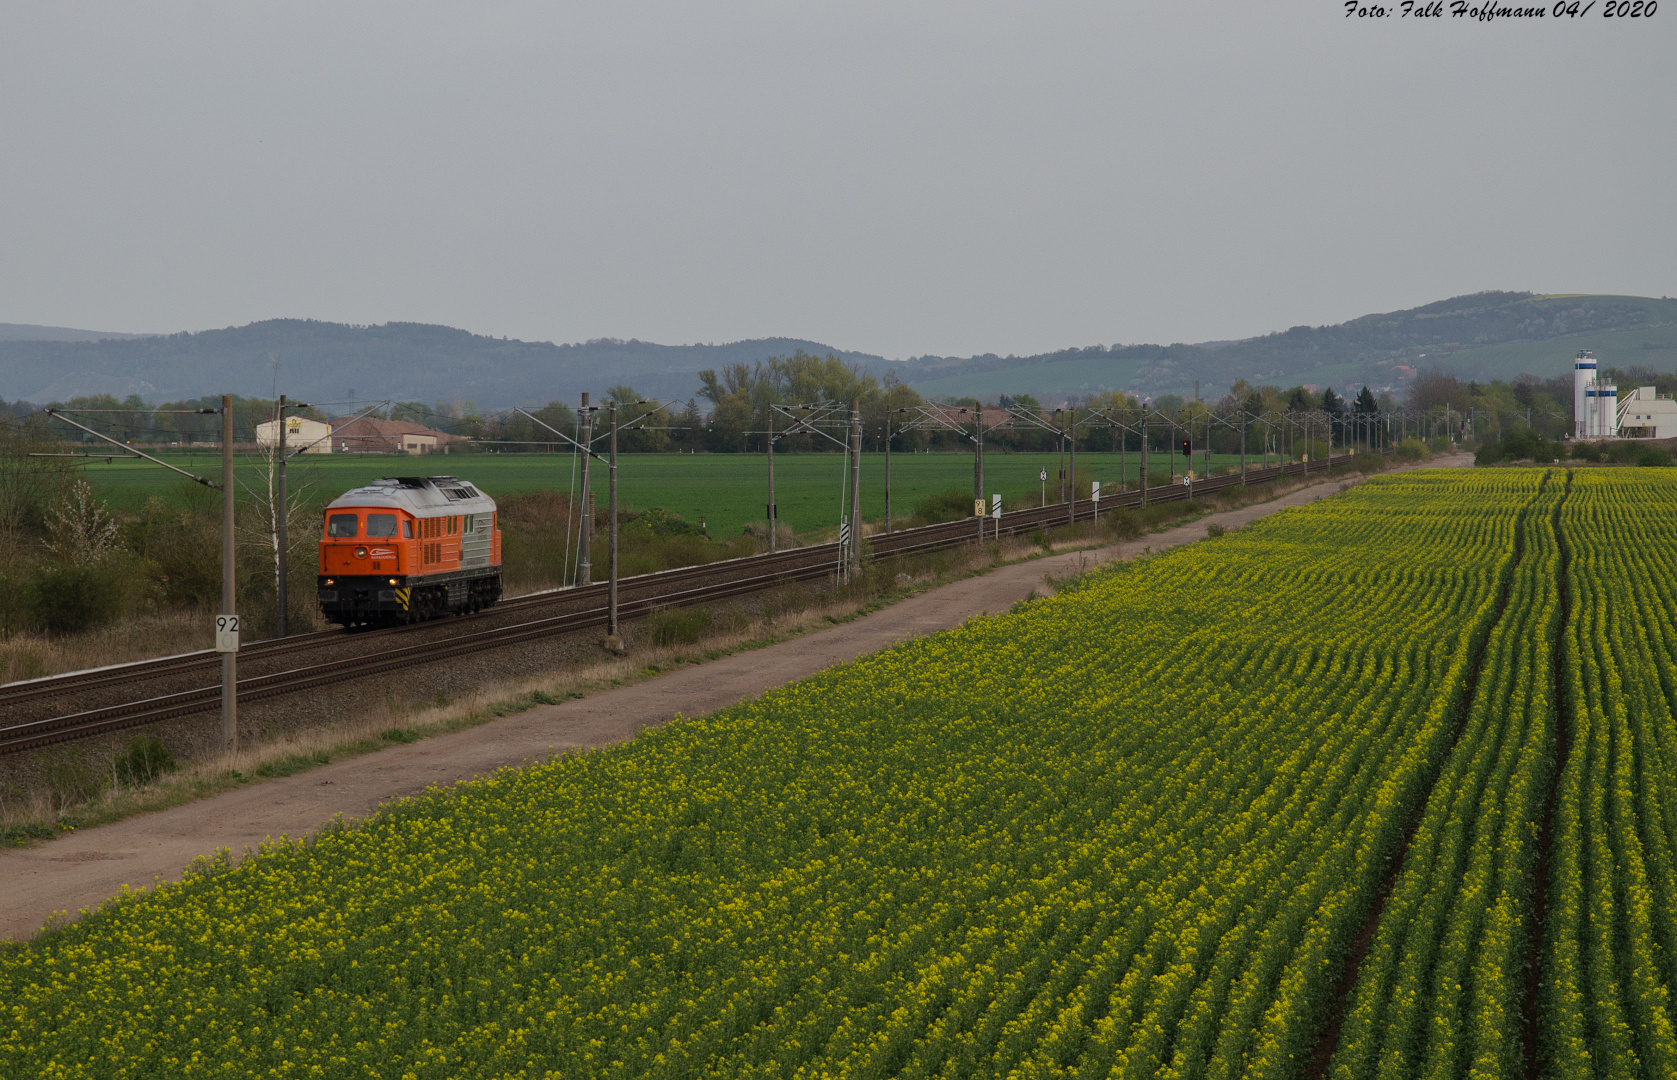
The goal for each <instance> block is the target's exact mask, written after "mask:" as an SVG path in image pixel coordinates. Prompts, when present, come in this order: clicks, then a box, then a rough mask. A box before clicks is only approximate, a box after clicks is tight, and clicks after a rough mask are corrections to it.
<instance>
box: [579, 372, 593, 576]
mask: <svg viewBox="0 0 1677 1080" xmlns="http://www.w3.org/2000/svg"><path fill="white" fill-rule="evenodd" d="M593 431H594V414H593V410H592V409H590V408H589V407H588V392H587V391H583V394H582V447H583V449H584V450H585V451H586V450H587V449H588V448H589V447H591V446H593V445H594V439H593ZM591 460H592V458H591V456H590V455H589V454H587V453H584V454H583V455H582V523H581V525H580V526H579V532H580V534H581V535H580V536H579V537H578V538H577V567H576V582H577V584H578V585H591V584H593V582H594V562H593V547H594V545H593V542H592V541H593V538H594V497H593V496H594V491H593V488H592V486H591V485H590V484H589V482H588V481H589V475H590V474H591V473H592V472H593V470H592V469H591V468H590V467H589V462H590V461H591Z"/></svg>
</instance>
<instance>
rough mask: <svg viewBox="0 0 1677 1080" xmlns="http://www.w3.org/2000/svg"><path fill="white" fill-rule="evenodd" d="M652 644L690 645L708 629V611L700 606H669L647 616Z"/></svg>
mask: <svg viewBox="0 0 1677 1080" xmlns="http://www.w3.org/2000/svg"><path fill="white" fill-rule="evenodd" d="M646 626H647V629H648V630H650V631H651V632H652V643H653V644H654V645H692V644H695V643H697V642H698V640H699V639H700V638H702V637H704V634H705V631H706V630H709V629H710V612H708V611H705V610H704V609H702V608H671V609H667V610H664V611H659V612H655V613H653V614H652V615H650V616H648V617H647V620H646Z"/></svg>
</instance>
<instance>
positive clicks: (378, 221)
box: [0, 0, 1677, 357]
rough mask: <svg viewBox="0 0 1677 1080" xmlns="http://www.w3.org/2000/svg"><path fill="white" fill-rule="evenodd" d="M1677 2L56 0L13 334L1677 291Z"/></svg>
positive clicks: (859, 344)
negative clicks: (1521, 15)
mask: <svg viewBox="0 0 1677 1080" xmlns="http://www.w3.org/2000/svg"><path fill="white" fill-rule="evenodd" d="M1473 2H1474V3H1475V4H1477V3H1479V2H1480V0H1473ZM1523 2H1532V0H1523ZM1667 3H1668V4H1669V10H1662V11H1659V12H1658V13H1657V14H1656V15H1655V16H1654V17H1653V18H1652V19H1639V20H1623V19H1614V20H1605V19H1603V18H1601V17H1600V12H1601V2H1600V0H1598V2H1597V5H1596V10H1595V11H1593V12H1592V13H1591V15H1590V16H1589V17H1586V18H1583V19H1554V18H1545V19H1542V20H1540V21H1538V20H1531V21H1526V22H1515V21H1511V20H1504V21H1493V22H1489V23H1485V22H1476V21H1473V20H1471V19H1468V18H1452V17H1449V16H1446V17H1445V18H1442V19H1429V20H1417V19H1413V18H1410V19H1402V18H1397V17H1395V15H1394V17H1389V18H1386V19H1383V20H1378V19H1359V18H1347V17H1345V14H1344V10H1345V9H1344V7H1343V5H1341V4H1339V3H1334V2H1330V0H1254V2H1248V3H1226V2H1219V0H1210V2H1200V3H1182V2H1174V0H1173V2H1168V3H1167V2H1163V0H1138V2H1107V3H1041V2H1038V3H1028V4H995V3H973V2H964V3H959V4H926V3H901V2H896V3H889V4H869V3H857V2H848V3H790V2H783V3H723V2H715V3H692V2H644V3H637V2H632V0H611V2H610V3H600V4H569V3H553V2H545V0H544V2H540V3H458V2H457V3H424V2H412V0H406V2H402V3H388V4H376V3H353V2H350V3H345V2H343V0H333V2H331V3H261V4H256V3H244V4H233V3H223V2H215V3H196V4H176V3H163V2H148V3H143V4H133V3H112V4H77V3H24V2H21V0H18V2H13V3H7V4H5V5H3V6H0V247H3V250H4V258H3V259H0V321H7V322H31V323H48V324H59V325H70V326H78V327H84V328H91V329H103V330H131V331H175V330H185V329H191V330H198V329H206V328H210V327H219V326H228V325H237V324H242V323H245V322H249V321H252V320H256V319H264V318H270V317H275V316H298V317H312V318H318V319H329V320H333V321H341V322H354V323H380V322H385V321H387V320H415V321H422V322H438V323H447V324H450V325H454V326H459V327H463V328H466V329H470V330H473V331H476V332H479V333H487V334H495V335H502V334H505V335H508V336H512V337H521V338H527V339H532V340H553V341H560V342H564V341H578V340H583V339H587V338H593V337H638V338H642V339H645V340H652V341H660V342H666V343H686V342H695V341H698V342H706V341H715V342H721V341H729V340H737V339H741V338H749V337H760V336H767V335H790V336H798V337H808V338H814V339H817V340H820V341H825V342H828V343H831V344H833V345H836V346H841V347H844V348H852V349H862V350H867V351H870V352H877V353H880V354H883V355H886V356H891V357H905V356H909V355H915V354H920V353H927V352H935V353H944V354H965V353H972V352H984V351H995V352H1001V353H1007V352H1018V353H1028V352H1037V351H1042V350H1045V349H1051V348H1057V347H1062V346H1066V345H1086V344H1095V343H1106V344H1111V343H1115V342H1138V341H1160V342H1170V341H1199V340H1206V339H1215V338H1224V337H1236V336H1246V335H1250V334H1256V333H1264V332H1267V331H1270V330H1273V329H1281V328H1285V327H1286V326H1289V325H1293V324H1297V323H1312V324H1316V323H1328V322H1339V321H1342V320H1344V319H1347V318H1352V317H1355V316H1357V315H1360V314H1365V313H1367V312H1370V311H1383V310H1390V309H1394V308H1400V307H1407V306H1411V305H1414V304H1419V303H1425V302H1428V301H1431V300H1436V299H1441V298H1443V297H1446V296H1451V295H1455V294H1458V293H1463V292H1472V291H1476V290H1479V289H1533V290H1538V291H1555V292H1624V293H1637V294H1643V295H1655V296H1658V295H1673V294H1677V74H1674V72H1677V0H1667Z"/></svg>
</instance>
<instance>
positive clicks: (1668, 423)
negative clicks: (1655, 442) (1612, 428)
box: [1618, 386, 1677, 439]
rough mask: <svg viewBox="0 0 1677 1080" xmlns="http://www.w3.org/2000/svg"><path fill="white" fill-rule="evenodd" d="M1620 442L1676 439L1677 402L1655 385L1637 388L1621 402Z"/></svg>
mask: <svg viewBox="0 0 1677 1080" xmlns="http://www.w3.org/2000/svg"><path fill="white" fill-rule="evenodd" d="M1618 421H1619V424H1618V432H1619V436H1618V437H1619V438H1621V439H1670V438H1677V401H1673V400H1672V397H1671V395H1670V394H1659V393H1656V392H1655V391H1654V388H1653V387H1652V386H1638V387H1637V388H1636V389H1635V390H1632V391H1631V392H1630V394H1629V396H1627V397H1626V398H1625V399H1624V400H1623V401H1621V402H1619V415H1618Z"/></svg>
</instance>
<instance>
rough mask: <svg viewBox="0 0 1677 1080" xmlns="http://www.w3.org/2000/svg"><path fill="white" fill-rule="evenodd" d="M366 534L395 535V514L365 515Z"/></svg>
mask: <svg viewBox="0 0 1677 1080" xmlns="http://www.w3.org/2000/svg"><path fill="white" fill-rule="evenodd" d="M367 535H368V536H395V535H396V515H395V514H368V515H367Z"/></svg>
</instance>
